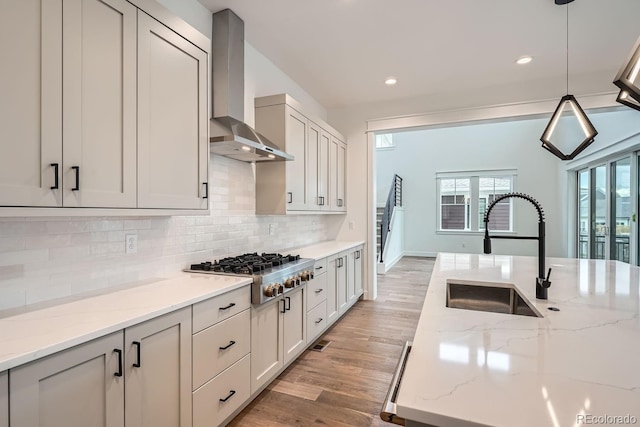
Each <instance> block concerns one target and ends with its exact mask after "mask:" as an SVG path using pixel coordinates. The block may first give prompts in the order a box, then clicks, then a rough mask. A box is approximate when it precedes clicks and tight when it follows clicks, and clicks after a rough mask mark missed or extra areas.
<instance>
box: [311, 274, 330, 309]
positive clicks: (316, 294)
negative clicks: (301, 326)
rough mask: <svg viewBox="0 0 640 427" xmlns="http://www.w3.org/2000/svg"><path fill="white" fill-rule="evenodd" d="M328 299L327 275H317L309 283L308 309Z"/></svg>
mask: <svg viewBox="0 0 640 427" xmlns="http://www.w3.org/2000/svg"><path fill="white" fill-rule="evenodd" d="M326 299H327V275H326V274H320V275H316V276H315V277H314V279H313V280H311V281H310V282H309V284H308V285H307V311H309V310H311V309H312V308H313V307H315V306H316V305H318V304H319V303H320V302H322V301H324V300H326Z"/></svg>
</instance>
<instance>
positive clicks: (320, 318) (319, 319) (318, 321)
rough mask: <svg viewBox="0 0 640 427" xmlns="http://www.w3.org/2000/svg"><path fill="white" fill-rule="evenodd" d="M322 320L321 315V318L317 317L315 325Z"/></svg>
mask: <svg viewBox="0 0 640 427" xmlns="http://www.w3.org/2000/svg"><path fill="white" fill-rule="evenodd" d="M322 320H323V319H322V317H321V318H319V319H318V320H316V325H317V324H318V323H320V322H322Z"/></svg>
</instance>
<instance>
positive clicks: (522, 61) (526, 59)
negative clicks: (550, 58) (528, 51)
mask: <svg viewBox="0 0 640 427" xmlns="http://www.w3.org/2000/svg"><path fill="white" fill-rule="evenodd" d="M531 61H533V56H529V55H524V56H521V57H520V58H518V59H516V64H518V65H524V64H528V63H529V62H531Z"/></svg>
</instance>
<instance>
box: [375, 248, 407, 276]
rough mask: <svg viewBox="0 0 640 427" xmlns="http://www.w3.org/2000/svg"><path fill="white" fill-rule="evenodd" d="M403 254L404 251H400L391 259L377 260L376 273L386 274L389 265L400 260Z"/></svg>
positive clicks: (389, 267)
mask: <svg viewBox="0 0 640 427" xmlns="http://www.w3.org/2000/svg"><path fill="white" fill-rule="evenodd" d="M404 255H405V254H404V253H400V254H399V255H398V256H396V257H395V258H394V259H392V260H391V261H384V262H379V263H378V264H377V273H378V274H387V271H389V270H391V267H393V266H394V265H396V264H397V263H398V261H400V260H401V259H402V257H403V256H404Z"/></svg>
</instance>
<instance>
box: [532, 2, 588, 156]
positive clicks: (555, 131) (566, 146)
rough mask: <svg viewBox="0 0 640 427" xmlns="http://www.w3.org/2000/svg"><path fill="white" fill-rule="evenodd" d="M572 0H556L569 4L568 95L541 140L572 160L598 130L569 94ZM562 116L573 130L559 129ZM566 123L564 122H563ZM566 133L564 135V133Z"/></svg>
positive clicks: (560, 154)
mask: <svg viewBox="0 0 640 427" xmlns="http://www.w3.org/2000/svg"><path fill="white" fill-rule="evenodd" d="M571 1H572V0H568V1H567V0H555V2H556V4H558V5H563V4H566V5H567V95H565V96H563V97H562V98H561V99H560V102H559V103H558V106H557V107H556V110H555V112H554V113H553V115H552V116H551V120H549V123H548V124H547V127H546V128H545V129H544V132H543V133H542V136H541V137H540V141H542V148H544V149H545V150H547V151H549V152H551V153H552V154H553V155H555V156H556V157H558V158H559V159H561V160H572V159H573V158H575V157H576V156H577V155H578V154H580V153H581V152H582V151H583V150H584V149H585V148H587V147H588V146H589V145H590V144H591V143H592V142H593V141H594V138H595V136H596V135H597V134H598V131H597V130H596V128H595V127H594V126H593V124H592V123H591V121H590V120H589V118H588V117H587V115H586V114H585V112H584V110H583V109H582V107H580V104H578V100H577V99H576V98H575V97H574V96H573V95H569V94H568V93H569V5H568V3H570V2H571ZM561 118H565V119H566V120H565V122H567V121H572V122H573V123H574V126H565V127H566V128H571V129H573V132H568V129H567V130H565V132H562V130H560V129H559V126H558V123H559V122H560V119H561ZM563 124H564V123H563ZM563 134H564V135H563Z"/></svg>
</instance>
